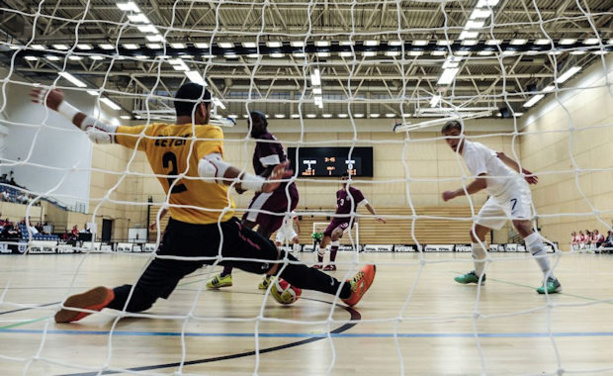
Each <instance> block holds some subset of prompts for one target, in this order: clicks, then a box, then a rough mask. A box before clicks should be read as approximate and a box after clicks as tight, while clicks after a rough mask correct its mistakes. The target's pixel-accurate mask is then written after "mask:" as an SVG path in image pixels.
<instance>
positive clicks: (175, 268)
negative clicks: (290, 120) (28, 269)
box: [30, 83, 375, 323]
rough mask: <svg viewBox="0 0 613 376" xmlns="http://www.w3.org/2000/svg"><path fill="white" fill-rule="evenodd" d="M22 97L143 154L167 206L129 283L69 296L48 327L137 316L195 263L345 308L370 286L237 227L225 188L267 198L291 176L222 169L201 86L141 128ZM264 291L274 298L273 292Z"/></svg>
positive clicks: (184, 89) (52, 95)
mask: <svg viewBox="0 0 613 376" xmlns="http://www.w3.org/2000/svg"><path fill="white" fill-rule="evenodd" d="M30 96H31V99H32V101H33V102H35V103H43V104H45V105H46V106H47V107H49V108H50V109H52V110H55V111H57V112H59V113H60V114H61V115H63V116H64V117H66V118H67V119H69V120H71V121H72V123H73V124H74V125H76V126H77V127H79V128H80V129H81V130H83V131H84V132H85V133H86V134H87V135H88V136H89V138H90V139H91V140H92V141H93V142H95V143H99V144H113V143H117V144H119V145H122V146H124V147H127V148H129V149H138V150H139V151H143V152H145V154H146V155H147V159H148V161H149V164H150V166H151V168H152V170H153V172H154V173H155V174H156V176H157V177H158V180H159V182H160V184H161V185H162V187H163V188H164V191H165V192H166V194H167V195H168V196H169V202H170V205H169V211H170V218H169V220H168V225H167V227H166V230H165V232H164V237H163V241H162V245H160V247H159V248H158V249H157V251H156V253H155V258H154V259H153V260H152V261H151V262H150V263H149V265H147V267H146V269H145V271H144V272H143V274H142V275H141V276H140V278H139V279H138V281H137V282H136V284H135V285H134V286H132V285H122V286H118V287H115V288H114V289H109V288H106V287H103V286H100V287H96V288H94V289H92V290H89V291H86V292H84V293H82V294H78V295H73V296H71V297H69V298H68V299H66V301H64V302H63V304H62V307H61V309H60V310H59V311H58V312H57V313H56V315H55V321H56V322H58V323H67V322H72V321H77V320H80V319H82V318H83V317H85V316H87V315H89V314H90V313H92V312H94V311H100V310H102V309H103V308H111V309H115V310H125V311H128V312H141V311H145V310H147V309H149V308H150V307H151V306H152V305H153V303H154V302H155V301H156V300H157V299H158V298H164V299H167V298H168V297H169V296H170V294H171V293H172V291H173V290H174V289H175V288H176V286H177V284H178V282H179V281H180V280H181V278H183V277H184V276H186V275H188V274H190V273H192V272H194V271H196V270H197V269H198V268H200V267H201V266H202V265H203V264H214V263H217V262H219V263H220V264H221V265H232V266H234V267H237V268H239V269H242V270H245V271H247V272H250V273H256V274H270V275H279V276H280V277H282V278H283V279H285V280H286V281H287V282H288V283H290V284H292V285H294V286H296V287H298V288H302V289H309V290H316V291H321V292H324V293H327V294H331V295H335V294H336V293H337V291H338V290H339V289H340V294H339V297H340V298H341V299H342V300H343V301H344V302H345V303H346V304H348V305H350V306H353V305H355V304H357V303H358V301H359V300H360V299H361V298H362V296H363V295H364V293H365V292H366V290H368V288H369V287H370V285H371V283H372V281H373V279H374V276H375V266H374V265H366V266H365V267H364V268H363V269H362V270H361V271H360V272H358V273H357V274H356V275H355V276H354V277H352V278H351V279H349V280H347V282H346V283H342V282H340V281H339V280H337V279H335V278H332V277H331V276H329V275H327V274H325V273H322V272H320V271H319V270H316V269H313V268H309V267H307V266H306V265H304V264H302V263H300V262H299V261H298V260H297V259H296V258H295V257H294V256H292V255H291V254H286V253H283V252H281V251H280V250H278V249H277V247H275V245H274V244H273V243H272V242H271V241H270V240H268V239H266V238H264V237H262V236H261V235H259V234H257V233H255V232H253V231H251V230H250V229H247V228H245V227H244V226H241V224H240V221H238V219H236V218H235V217H234V202H233V201H232V200H231V199H230V198H229V195H228V188H227V186H229V185H232V184H234V185H235V186H236V187H238V188H240V189H243V190H247V189H250V190H254V191H256V192H271V191H274V190H275V189H276V188H277V187H278V186H279V184H280V183H281V180H280V179H283V178H284V177H287V176H289V175H290V173H291V171H286V170H285V168H286V166H287V163H282V164H279V165H277V166H276V167H275V168H274V169H273V171H272V173H271V175H270V177H269V178H268V179H264V178H262V177H259V176H255V175H251V174H248V173H243V172H241V171H240V170H239V169H237V168H236V167H234V166H232V165H230V164H228V163H226V162H225V161H224V158H223V153H224V151H223V133H222V131H221V129H220V128H219V127H216V126H211V125H209V119H210V109H211V94H210V93H209V91H208V90H206V89H205V88H204V87H203V86H201V85H199V84H195V83H187V84H184V85H183V86H181V88H180V89H179V90H178V92H177V94H176V97H175V102H174V104H175V110H176V114H177V118H176V123H175V124H150V125H142V126H115V125H111V124H107V123H105V122H103V121H101V120H99V119H96V118H94V117H92V116H91V115H87V114H85V113H82V112H81V111H79V110H78V109H76V108H75V107H73V106H72V105H71V104H70V103H68V102H67V101H65V100H64V95H63V93H62V92H61V91H59V90H51V91H43V90H40V89H34V90H32V91H31V93H30ZM168 256H170V257H171V258H168ZM227 258H232V261H226V259H227ZM255 260H258V261H255ZM272 291H273V295H274V292H275V289H272Z"/></svg>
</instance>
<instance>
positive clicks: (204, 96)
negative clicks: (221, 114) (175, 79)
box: [175, 82, 211, 116]
mask: <svg viewBox="0 0 613 376" xmlns="http://www.w3.org/2000/svg"><path fill="white" fill-rule="evenodd" d="M202 102H204V104H205V106H206V107H207V108H208V107H209V106H210V105H211V93H210V92H209V91H208V90H207V89H205V87H204V86H202V85H200V84H197V83H194V82H188V83H186V84H183V85H182V86H181V87H180V88H179V90H177V94H175V110H176V112H177V116H186V115H187V116H192V114H193V113H194V107H196V106H198V105H199V104H200V103H202Z"/></svg>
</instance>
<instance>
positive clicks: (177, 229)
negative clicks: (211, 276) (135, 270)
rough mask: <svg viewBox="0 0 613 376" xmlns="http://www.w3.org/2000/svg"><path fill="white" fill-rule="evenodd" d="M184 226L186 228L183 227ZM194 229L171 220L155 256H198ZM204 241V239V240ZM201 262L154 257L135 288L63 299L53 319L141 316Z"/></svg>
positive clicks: (103, 290)
mask: <svg viewBox="0 0 613 376" xmlns="http://www.w3.org/2000/svg"><path fill="white" fill-rule="evenodd" d="M186 225H187V226H186ZM194 226H196V225H189V224H183V223H181V222H177V221H174V220H172V219H170V220H169V222H168V227H167V228H166V232H165V233H164V240H163V245H161V246H160V248H159V249H158V250H157V255H158V256H165V255H166V256H168V255H170V256H185V257H190V256H192V257H193V256H197V255H198V254H195V253H190V252H197V247H194V244H204V243H202V242H203V241H204V239H199V238H198V235H197V233H198V231H195V230H194ZM205 238H206V237H205ZM202 264H203V262H202V261H181V260H173V259H166V258H160V257H156V258H154V259H153V260H152V261H151V263H150V264H149V265H148V266H147V268H146V269H145V271H144V272H143V274H142V275H141V276H140V278H139V279H138V281H137V283H136V285H134V286H132V285H123V286H118V287H115V288H114V289H112V290H111V289H108V288H106V287H103V286H99V287H96V288H94V289H92V290H89V291H87V292H85V293H82V294H78V295H73V296H71V297H69V298H68V299H66V301H65V302H64V304H63V308H62V309H61V310H60V311H58V312H57V313H56V315H55V321H56V322H58V323H67V322H73V321H78V320H81V319H82V318H84V317H86V316H87V315H89V314H90V313H91V312H84V311H76V310H74V309H72V308H77V309H80V310H90V311H101V310H102V309H103V308H111V309H115V310H124V309H125V310H126V311H127V312H142V311H145V310H147V309H149V308H151V306H152V305H153V303H154V302H155V301H156V300H157V299H158V298H164V299H166V298H168V296H170V294H171V293H172V291H173V290H174V289H175V288H176V286H177V284H178V282H179V281H180V280H181V278H183V277H184V276H185V275H187V274H190V273H192V272H194V271H195V270H197V269H198V268H200V267H201V266H202Z"/></svg>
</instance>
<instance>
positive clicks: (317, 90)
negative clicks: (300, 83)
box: [313, 87, 321, 95]
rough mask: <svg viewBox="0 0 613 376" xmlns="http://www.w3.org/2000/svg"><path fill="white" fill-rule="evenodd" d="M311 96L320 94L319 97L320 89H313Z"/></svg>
mask: <svg viewBox="0 0 613 376" xmlns="http://www.w3.org/2000/svg"><path fill="white" fill-rule="evenodd" d="M313 94H320V95H321V88H320V87H314V88H313Z"/></svg>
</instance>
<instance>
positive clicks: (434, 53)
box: [430, 50, 447, 56]
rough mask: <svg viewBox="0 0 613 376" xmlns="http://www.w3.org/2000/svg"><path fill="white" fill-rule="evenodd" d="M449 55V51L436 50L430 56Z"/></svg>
mask: <svg viewBox="0 0 613 376" xmlns="http://www.w3.org/2000/svg"><path fill="white" fill-rule="evenodd" d="M446 54H447V51H445V50H435V51H432V52H430V55H432V56H445V55H446Z"/></svg>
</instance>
